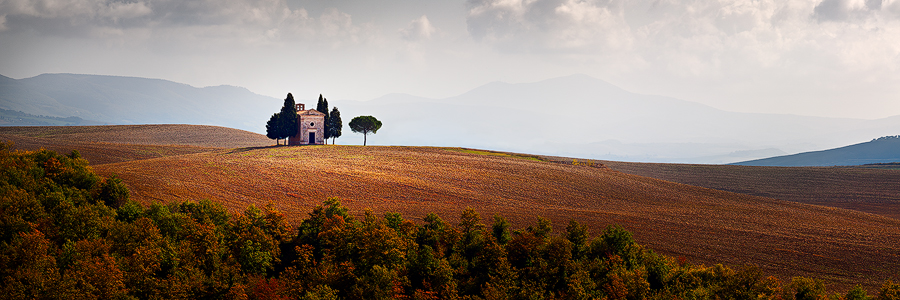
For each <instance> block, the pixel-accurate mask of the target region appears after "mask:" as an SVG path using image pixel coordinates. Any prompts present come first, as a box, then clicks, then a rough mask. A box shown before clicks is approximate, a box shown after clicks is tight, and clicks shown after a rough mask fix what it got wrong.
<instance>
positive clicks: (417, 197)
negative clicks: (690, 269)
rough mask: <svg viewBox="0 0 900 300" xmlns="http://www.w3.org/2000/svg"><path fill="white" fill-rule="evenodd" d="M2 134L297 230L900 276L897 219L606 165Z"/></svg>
mask: <svg viewBox="0 0 900 300" xmlns="http://www.w3.org/2000/svg"><path fill="white" fill-rule="evenodd" d="M16 130H18V131H16ZM0 133H2V134H3V135H2V136H0V139H5V137H10V136H12V137H16V138H17V139H18V141H20V142H21V141H27V140H31V139H34V140H37V141H39V142H40V143H46V144H47V145H54V143H56V144H55V146H54V147H59V148H61V149H60V150H59V151H61V152H68V151H69V150H65V149H63V148H66V147H73V148H77V147H85V146H90V147H91V148H82V149H84V150H83V151H82V152H83V153H84V156H86V157H89V155H93V154H90V153H89V152H90V151H94V150H97V151H100V152H103V151H113V152H114V151H120V152H117V153H119V154H120V155H122V156H123V157H111V156H110V157H107V160H108V161H106V163H99V162H96V161H95V162H94V163H93V164H92V165H93V168H94V170H96V171H97V172H98V173H99V174H102V175H105V176H109V175H112V174H117V175H118V176H119V177H120V178H122V179H124V180H125V182H126V184H127V185H128V186H129V189H130V190H131V192H132V193H131V195H132V198H133V199H136V200H138V201H140V202H143V203H151V202H160V201H161V202H170V201H183V200H199V199H204V198H205V199H211V200H213V201H216V202H221V203H223V204H225V205H226V206H227V207H228V208H229V209H231V210H232V211H235V212H236V211H243V210H244V209H245V208H246V206H247V205H249V204H255V205H258V206H260V205H266V204H268V203H272V204H274V205H275V206H276V208H278V209H279V210H280V211H283V212H284V213H285V217H287V218H288V220H291V221H293V222H297V221H298V220H300V219H302V218H304V217H305V216H306V214H307V213H308V212H309V211H310V210H311V209H312V208H313V207H314V206H316V205H317V204H320V203H321V202H322V201H323V200H324V199H326V198H327V197H340V198H341V199H342V201H343V203H344V204H345V206H347V207H349V208H351V209H353V210H355V211H362V210H363V209H369V210H371V211H373V212H375V213H376V214H381V213H384V212H400V213H402V214H403V215H404V217H405V218H407V219H412V220H421V218H422V217H423V216H424V215H425V214H426V213H429V212H436V213H439V214H440V215H441V217H442V218H444V219H445V220H448V221H450V222H456V218H457V217H458V215H459V213H460V212H461V211H462V210H464V209H465V208H467V207H472V208H474V209H476V210H477V211H478V212H479V213H480V214H481V215H482V216H483V217H485V218H487V217H489V216H492V215H494V214H499V215H503V216H505V217H507V218H508V219H510V221H512V222H513V224H514V225H515V226H517V227H518V228H522V227H524V226H527V225H529V224H532V223H533V222H534V221H535V218H536V217H538V216H544V217H547V218H549V219H550V220H552V221H553V223H554V224H556V227H557V230H561V229H560V228H562V226H563V224H565V223H566V222H568V220H570V219H575V220H578V221H579V222H581V223H583V224H586V225H588V226H589V228H590V229H591V230H592V231H593V232H595V233H596V232H598V231H599V230H600V229H602V228H603V227H604V226H606V225H609V224H621V225H623V226H624V227H625V228H627V229H628V230H630V231H632V232H634V234H635V237H636V239H637V240H638V241H639V242H640V243H642V244H646V245H648V246H649V247H651V248H653V249H655V250H656V251H659V252H662V253H666V254H669V255H674V256H680V257H684V258H686V259H687V260H688V261H691V262H694V263H705V264H712V263H726V264H731V265H740V264H747V263H752V264H756V265H759V266H760V267H762V268H763V269H764V270H765V271H766V272H768V273H770V274H775V275H778V276H780V277H782V278H785V277H787V276H795V275H805V276H815V277H818V278H826V279H828V280H829V281H830V282H834V283H836V284H837V285H838V286H837V288H839V289H844V290H845V289H847V288H848V285H849V284H855V283H862V284H864V285H865V286H867V287H868V288H870V289H872V288H875V287H876V286H877V285H880V284H881V282H882V281H883V280H884V279H886V278H890V277H891V276H895V275H896V274H895V273H894V271H895V270H897V269H900V260H898V259H897V257H900V246H898V244H897V243H896V240H898V239H900V220H898V219H892V218H887V217H883V216H877V215H873V214H868V213H863V212H857V211H852V210H846V209H839V208H831V207H825V206H817V205H808V204H802V203H796V202H789V201H783V200H776V199H772V198H766V197H759V196H752V195H744V194H738V193H731V192H726V191H719V190H714V189H708V188H703V187H696V186H690V185H685V184H680V183H675V182H670V181H663V180H659V179H653V178H649V177H641V176H636V175H631V174H626V173H622V172H619V171H616V167H615V166H613V168H609V166H610V164H606V165H605V166H601V165H599V164H593V165H583V164H577V165H575V164H572V163H571V161H566V160H563V159H558V160H550V159H547V158H544V157H539V156H533V155H521V154H511V153H503V152H491V151H482V150H472V149H464V148H442V147H371V146H370V147H360V146H308V147H284V146H282V147H242V148H234V147H232V146H233V145H234V144H244V145H247V144H249V145H251V146H253V145H258V144H256V143H259V144H262V143H263V142H268V144H269V145H271V142H270V141H268V140H265V139H264V137H262V136H260V135H255V134H252V133H246V132H243V131H239V130H233V129H227V128H220V127H207V126H189V125H165V126H164V125H146V126H102V127H14V128H2V130H0ZM229 143H230V144H229ZM18 145H19V146H17V147H22V146H24V145H23V144H21V143H19V144H18ZM28 146H29V147H33V146H35V144H31V145H28ZM141 147H155V148H141ZM103 149H106V150H103ZM122 149H124V151H121V150H122ZM80 151H81V150H80ZM153 151H156V152H153ZM128 155H132V156H131V157H125V156H128ZM98 157H101V158H102V157H106V156H104V155H100V156H98ZM727 167H730V168H736V169H737V168H753V167H743V166H727ZM757 168H760V169H759V170H763V169H762V168H761V167H757ZM767 169H769V170H771V169H773V168H767Z"/></svg>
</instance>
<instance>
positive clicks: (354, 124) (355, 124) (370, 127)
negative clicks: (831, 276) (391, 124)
mask: <svg viewBox="0 0 900 300" xmlns="http://www.w3.org/2000/svg"><path fill="white" fill-rule="evenodd" d="M378 129H381V121H378V119H376V118H375V117H373V116H358V117H355V118H353V120H350V130H353V132H358V133H362V134H363V146H365V145H366V136H368V135H369V133H373V134H374V133H378Z"/></svg>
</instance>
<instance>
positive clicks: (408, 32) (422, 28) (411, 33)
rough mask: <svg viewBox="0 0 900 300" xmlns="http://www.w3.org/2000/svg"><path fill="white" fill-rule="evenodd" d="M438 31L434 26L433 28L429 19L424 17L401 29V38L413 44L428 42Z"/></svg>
mask: <svg viewBox="0 0 900 300" xmlns="http://www.w3.org/2000/svg"><path fill="white" fill-rule="evenodd" d="M436 30H437V29H435V28H434V26H431V22H429V21H428V17H427V16H425V15H422V17H420V18H418V19H415V20H412V21H410V22H409V25H408V26H406V28H403V29H400V37H402V38H403V39H404V40H407V41H412V42H416V41H420V40H427V39H429V38H431V35H432V34H434V32H435V31H436Z"/></svg>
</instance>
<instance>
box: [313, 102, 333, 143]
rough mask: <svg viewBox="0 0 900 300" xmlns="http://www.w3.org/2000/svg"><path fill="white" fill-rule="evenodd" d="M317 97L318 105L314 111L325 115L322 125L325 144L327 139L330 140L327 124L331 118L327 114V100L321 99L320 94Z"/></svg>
mask: <svg viewBox="0 0 900 300" xmlns="http://www.w3.org/2000/svg"><path fill="white" fill-rule="evenodd" d="M319 97H320V98H319V104H317V105H316V110H317V111H319V112H321V113H323V114H325V123H324V124H322V125H323V127H324V128H323V129H324V130H325V141H326V143H327V142H328V139H329V138H331V134H330V131H329V130H330V129H329V124H330V122H331V121H329V119H330V118H331V116H329V114H328V99H326V98H322V95H321V94H320V95H319Z"/></svg>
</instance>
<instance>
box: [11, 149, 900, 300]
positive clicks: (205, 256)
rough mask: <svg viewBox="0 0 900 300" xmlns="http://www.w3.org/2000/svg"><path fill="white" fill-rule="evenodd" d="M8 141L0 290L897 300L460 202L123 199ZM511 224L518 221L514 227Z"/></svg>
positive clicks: (613, 228) (82, 168)
mask: <svg viewBox="0 0 900 300" xmlns="http://www.w3.org/2000/svg"><path fill="white" fill-rule="evenodd" d="M12 146H13V145H12V144H10V143H0V280H2V283H0V295H2V296H0V298H9V299H186V298H190V299H197V298H203V299H388V298H396V299H885V300H886V299H900V283H893V282H891V281H885V282H884V284H883V286H881V287H880V288H879V289H878V290H877V291H875V292H874V293H872V294H869V292H868V291H867V290H866V289H864V288H863V287H861V286H856V287H854V288H852V289H850V290H848V291H844V292H842V293H835V292H833V291H831V292H829V290H828V289H826V287H827V282H826V281H824V280H821V279H816V278H807V277H795V278H791V279H789V280H782V279H779V278H776V277H773V276H767V275H766V274H764V273H763V272H762V271H761V270H760V269H759V268H758V267H756V266H724V265H718V264H717V265H713V266H704V265H695V264H691V263H690V262H687V261H685V260H684V259H679V258H673V257H668V256H666V255H661V254H658V253H655V252H654V251H652V250H651V249H648V248H646V247H643V246H641V245H640V244H638V243H637V242H635V240H634V239H633V237H632V235H631V233H629V232H628V231H627V230H626V229H625V228H623V227H621V226H617V225H610V226H608V227H606V229H605V230H603V232H600V233H598V234H594V235H592V234H591V233H590V232H588V230H587V228H586V227H585V226H583V225H581V224H579V223H578V222H576V221H574V220H573V221H570V222H569V223H568V224H566V226H565V227H564V228H561V229H556V228H554V226H553V224H551V222H550V221H548V220H546V219H543V218H537V221H536V222H535V223H534V224H530V225H528V226H515V225H514V224H510V223H509V222H507V221H506V220H505V219H504V218H503V217H502V216H498V215H495V216H491V217H488V218H484V219H483V218H482V217H481V216H479V215H478V214H477V213H475V211H474V210H471V209H469V210H465V211H464V212H463V213H462V215H461V216H460V222H459V223H458V224H449V223H447V222H444V221H443V220H442V219H441V218H440V216H438V215H435V214H428V215H427V216H425V217H424V218H422V219H421V220H407V219H404V218H403V216H401V215H400V214H397V213H385V214H383V215H380V216H379V215H375V214H374V213H372V212H371V211H364V212H351V211H349V210H348V209H347V208H345V207H343V206H342V205H341V202H340V199H337V198H330V199H327V200H325V201H324V202H323V203H322V204H321V205H318V206H317V207H315V208H314V209H313V210H312V211H311V212H310V213H309V216H308V217H307V218H306V219H304V220H302V221H301V222H299V223H298V224H297V225H296V226H292V225H291V224H290V223H288V222H287V221H286V220H285V218H284V216H283V214H282V213H280V212H279V211H277V210H276V209H274V207H273V206H272V205H269V206H266V207H262V208H259V207H256V206H253V205H251V206H249V207H247V208H246V209H245V210H244V211H243V212H240V213H230V212H229V211H228V210H227V209H225V207H224V206H223V205H221V204H219V203H215V202H211V201H208V200H202V199H200V200H199V201H186V202H177V201H172V202H169V203H165V204H163V203H154V204H150V205H148V206H144V205H141V204H139V203H137V202H135V201H133V200H129V191H128V189H127V187H126V185H125V183H124V182H122V180H120V179H119V178H117V177H115V176H112V177H109V178H102V177H100V176H98V175H96V174H95V173H94V172H93V171H92V169H91V167H90V166H89V165H88V162H87V160H85V159H84V158H82V157H81V155H80V153H78V152H77V151H72V152H71V153H69V154H66V155H61V154H57V153H54V152H52V151H48V150H36V151H13V150H12ZM513 228H521V229H518V230H513Z"/></svg>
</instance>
